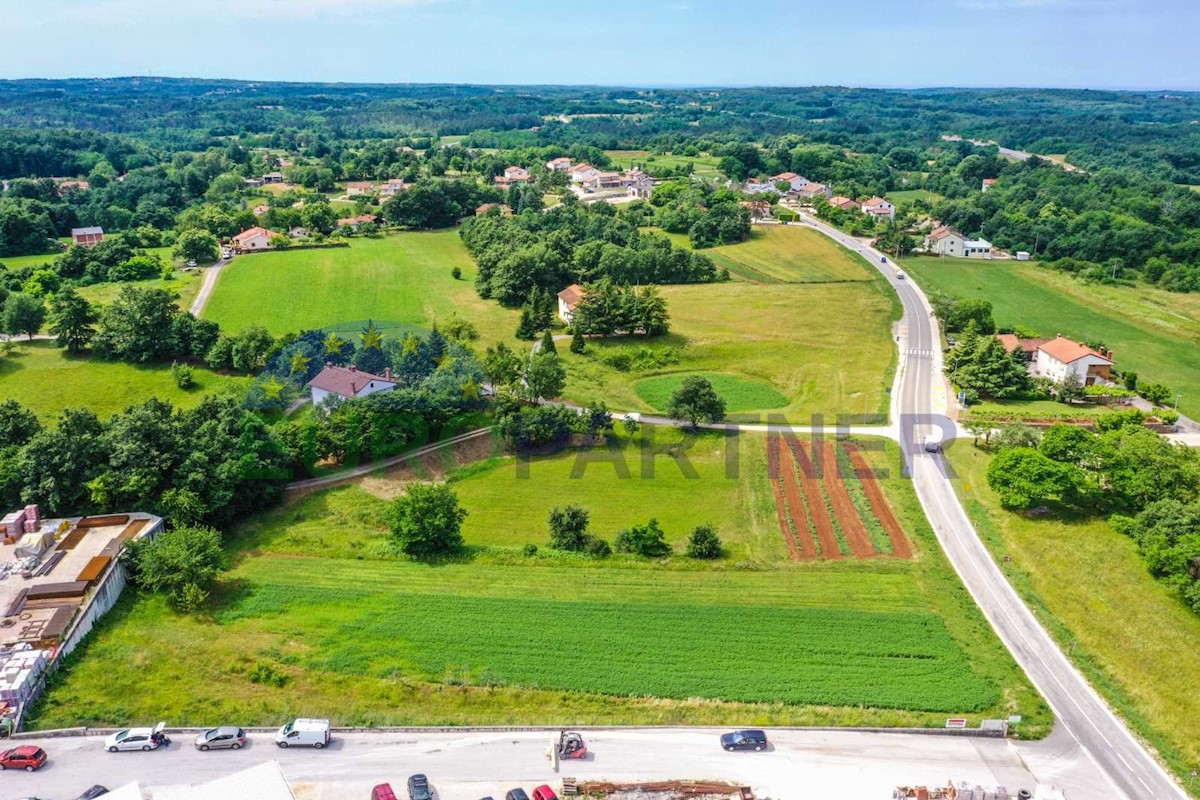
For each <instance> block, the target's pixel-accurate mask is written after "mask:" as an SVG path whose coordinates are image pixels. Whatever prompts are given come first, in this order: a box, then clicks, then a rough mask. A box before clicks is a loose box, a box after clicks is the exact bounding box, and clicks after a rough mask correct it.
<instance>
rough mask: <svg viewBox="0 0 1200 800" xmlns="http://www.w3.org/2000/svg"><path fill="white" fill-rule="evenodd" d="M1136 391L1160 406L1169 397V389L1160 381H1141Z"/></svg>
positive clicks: (1148, 400)
mask: <svg viewBox="0 0 1200 800" xmlns="http://www.w3.org/2000/svg"><path fill="white" fill-rule="evenodd" d="M1137 393H1138V394H1140V395H1141V396H1142V397H1144V398H1146V401H1147V402H1149V403H1153V404H1154V405H1156V406H1161V405H1162V404H1163V403H1165V402H1167V400H1168V399H1169V398H1170V397H1171V390H1170V389H1168V388H1167V387H1166V386H1165V385H1164V384H1161V383H1143V384H1142V385H1141V386H1139V387H1138V389H1137Z"/></svg>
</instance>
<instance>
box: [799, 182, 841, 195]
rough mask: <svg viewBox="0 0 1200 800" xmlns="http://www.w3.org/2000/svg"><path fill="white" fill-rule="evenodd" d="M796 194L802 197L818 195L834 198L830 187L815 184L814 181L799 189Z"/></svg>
mask: <svg viewBox="0 0 1200 800" xmlns="http://www.w3.org/2000/svg"><path fill="white" fill-rule="evenodd" d="M796 193H797V194H799V195H800V196H801V197H816V196H818V195H823V196H825V197H832V196H833V189H830V188H829V187H828V186H826V185H825V184H823V183H813V182H812V181H809V182H808V183H806V184H804V185H803V186H801V187H800V188H799V189H797V190H796Z"/></svg>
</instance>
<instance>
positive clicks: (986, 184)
mask: <svg viewBox="0 0 1200 800" xmlns="http://www.w3.org/2000/svg"><path fill="white" fill-rule="evenodd" d="M995 185H996V179H995V178H984V179H983V185H982V186H981V187H980V188H979V191H981V192H986V191H987V190H988V189H990V188H992V187H993V186H995Z"/></svg>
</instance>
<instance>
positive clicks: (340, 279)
mask: <svg viewBox="0 0 1200 800" xmlns="http://www.w3.org/2000/svg"><path fill="white" fill-rule="evenodd" d="M453 267H459V268H460V269H461V270H462V278H461V279H460V280H454V278H453V277H451V274H450V270H451V269H452V268H453ZM475 274H476V268H475V263H474V261H473V260H472V259H471V257H470V255H468V253H467V251H466V250H465V249H464V248H463V245H462V242H461V240H460V239H459V237H458V231H456V230H447V231H437V232H434V233H401V234H396V235H389V236H381V237H378V238H355V239H352V240H351V243H350V247H347V248H330V249H322V250H294V251H278V252H273V253H260V254H255V255H252V256H242V257H240V258H237V259H235V260H234V262H233V263H232V264H231V265H230V266H228V267H226V268H225V269H224V271H223V272H222V273H221V276H220V278H219V280H218V281H217V286H216V289H215V290H214V291H213V294H212V297H211V299H210V300H209V303H208V306H207V307H206V308H205V310H204V317H205V318H206V319H212V320H215V321H216V322H218V323H220V325H221V327H222V328H225V329H228V330H234V331H237V330H241V329H242V328H245V327H247V326H249V325H265V326H266V327H267V329H268V330H270V331H271V332H272V333H274V334H276V335H279V334H283V333H287V332H289V331H300V330H305V329H309V328H324V327H326V326H330V325H336V324H338V323H343V322H347V321H351V320H366V319H378V320H389V321H393V322H398V323H406V324H412V325H419V326H422V327H426V328H427V327H429V326H431V325H432V324H433V323H434V322H435V321H437V320H438V319H445V318H447V317H449V316H450V315H451V314H458V315H459V316H460V317H463V318H464V319H467V320H470V321H471V322H474V323H475V325H476V327H477V328H478V330H479V334H480V338H481V341H482V342H483V343H488V342H492V341H497V340H500V339H504V340H509V341H511V340H512V336H513V333H514V331H515V330H516V327H517V312H516V311H512V310H509V309H505V308H502V307H501V306H500V305H499V304H497V303H496V302H494V301H489V300H481V299H480V298H479V296H478V295H477V294H476V293H475V286H474V280H475Z"/></svg>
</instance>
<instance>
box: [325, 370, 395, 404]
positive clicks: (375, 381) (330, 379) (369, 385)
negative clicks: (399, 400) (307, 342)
mask: <svg viewBox="0 0 1200 800" xmlns="http://www.w3.org/2000/svg"><path fill="white" fill-rule="evenodd" d="M396 386H397V381H394V380H392V370H391V369H390V368H389V369H385V370H384V371H383V374H382V375H372V374H371V373H370V372H363V371H361V370H359V369H358V368H357V367H355V366H354V365H350V366H349V367H335V366H334V365H333V364H332V363H330V362H328V361H327V362H325V369H323V370H321V371H320V372H318V373H317V375H316V377H315V378H313V379H312V380H311V381H309V382H308V387H309V390H310V391H311V392H312V401H313V405H316V404H317V403H320V402H321V401H322V400H324V399H325V398H326V397H328V396H329V395H336V396H337V397H341V398H343V399H345V398H350V397H366V396H367V395H369V394H375V393H376V392H390V391H391V390H392V389H395V388H396Z"/></svg>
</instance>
